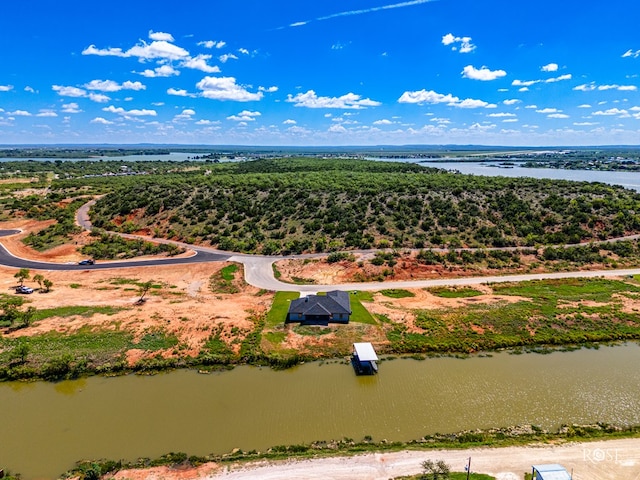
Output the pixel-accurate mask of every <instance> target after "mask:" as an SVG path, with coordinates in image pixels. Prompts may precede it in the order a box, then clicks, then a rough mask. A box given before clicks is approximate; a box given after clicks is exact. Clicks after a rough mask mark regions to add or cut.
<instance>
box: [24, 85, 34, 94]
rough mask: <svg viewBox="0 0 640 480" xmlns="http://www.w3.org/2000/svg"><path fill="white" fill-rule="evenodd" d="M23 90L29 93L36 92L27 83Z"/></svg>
mask: <svg viewBox="0 0 640 480" xmlns="http://www.w3.org/2000/svg"><path fill="white" fill-rule="evenodd" d="M24 91H25V92H29V93H36V91H35V90H34V88H33V87H30V86H29V85H27V86H26V87H24Z"/></svg>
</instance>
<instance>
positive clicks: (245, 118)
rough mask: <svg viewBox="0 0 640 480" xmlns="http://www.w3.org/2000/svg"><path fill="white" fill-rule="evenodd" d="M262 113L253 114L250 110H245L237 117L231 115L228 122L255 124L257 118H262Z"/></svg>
mask: <svg viewBox="0 0 640 480" xmlns="http://www.w3.org/2000/svg"><path fill="white" fill-rule="evenodd" d="M261 115H262V114H261V113H260V112H252V111H249V110H243V111H242V112H240V113H239V114H237V115H231V116H229V117H227V120H233V121H235V122H255V120H256V117H259V116H261Z"/></svg>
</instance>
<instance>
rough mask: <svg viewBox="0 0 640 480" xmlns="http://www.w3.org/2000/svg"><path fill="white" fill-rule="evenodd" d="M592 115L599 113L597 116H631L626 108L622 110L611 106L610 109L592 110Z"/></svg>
mask: <svg viewBox="0 0 640 480" xmlns="http://www.w3.org/2000/svg"><path fill="white" fill-rule="evenodd" d="M591 115H597V116H613V115H618V116H622V117H629V112H627V111H626V110H620V109H619V108H610V109H608V110H598V111H597V112H592V113H591Z"/></svg>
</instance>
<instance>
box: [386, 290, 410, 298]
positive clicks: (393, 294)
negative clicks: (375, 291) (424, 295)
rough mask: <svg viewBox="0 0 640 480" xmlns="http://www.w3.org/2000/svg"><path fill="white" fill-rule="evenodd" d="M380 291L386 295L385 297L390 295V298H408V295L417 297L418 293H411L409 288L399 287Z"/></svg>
mask: <svg viewBox="0 0 640 480" xmlns="http://www.w3.org/2000/svg"><path fill="white" fill-rule="evenodd" d="M380 293H381V294H382V295H384V296H385V297H389V298H408V297H415V296H416V294H415V293H411V292H410V291H408V290H402V289H399V288H391V289H387V290H380Z"/></svg>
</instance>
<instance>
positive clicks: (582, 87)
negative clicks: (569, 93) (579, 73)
mask: <svg viewBox="0 0 640 480" xmlns="http://www.w3.org/2000/svg"><path fill="white" fill-rule="evenodd" d="M573 89H574V90H577V91H579V92H590V91H592V90H595V89H596V86H595V84H594V83H593V82H592V83H583V84H582V85H578V86H576V87H573Z"/></svg>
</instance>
